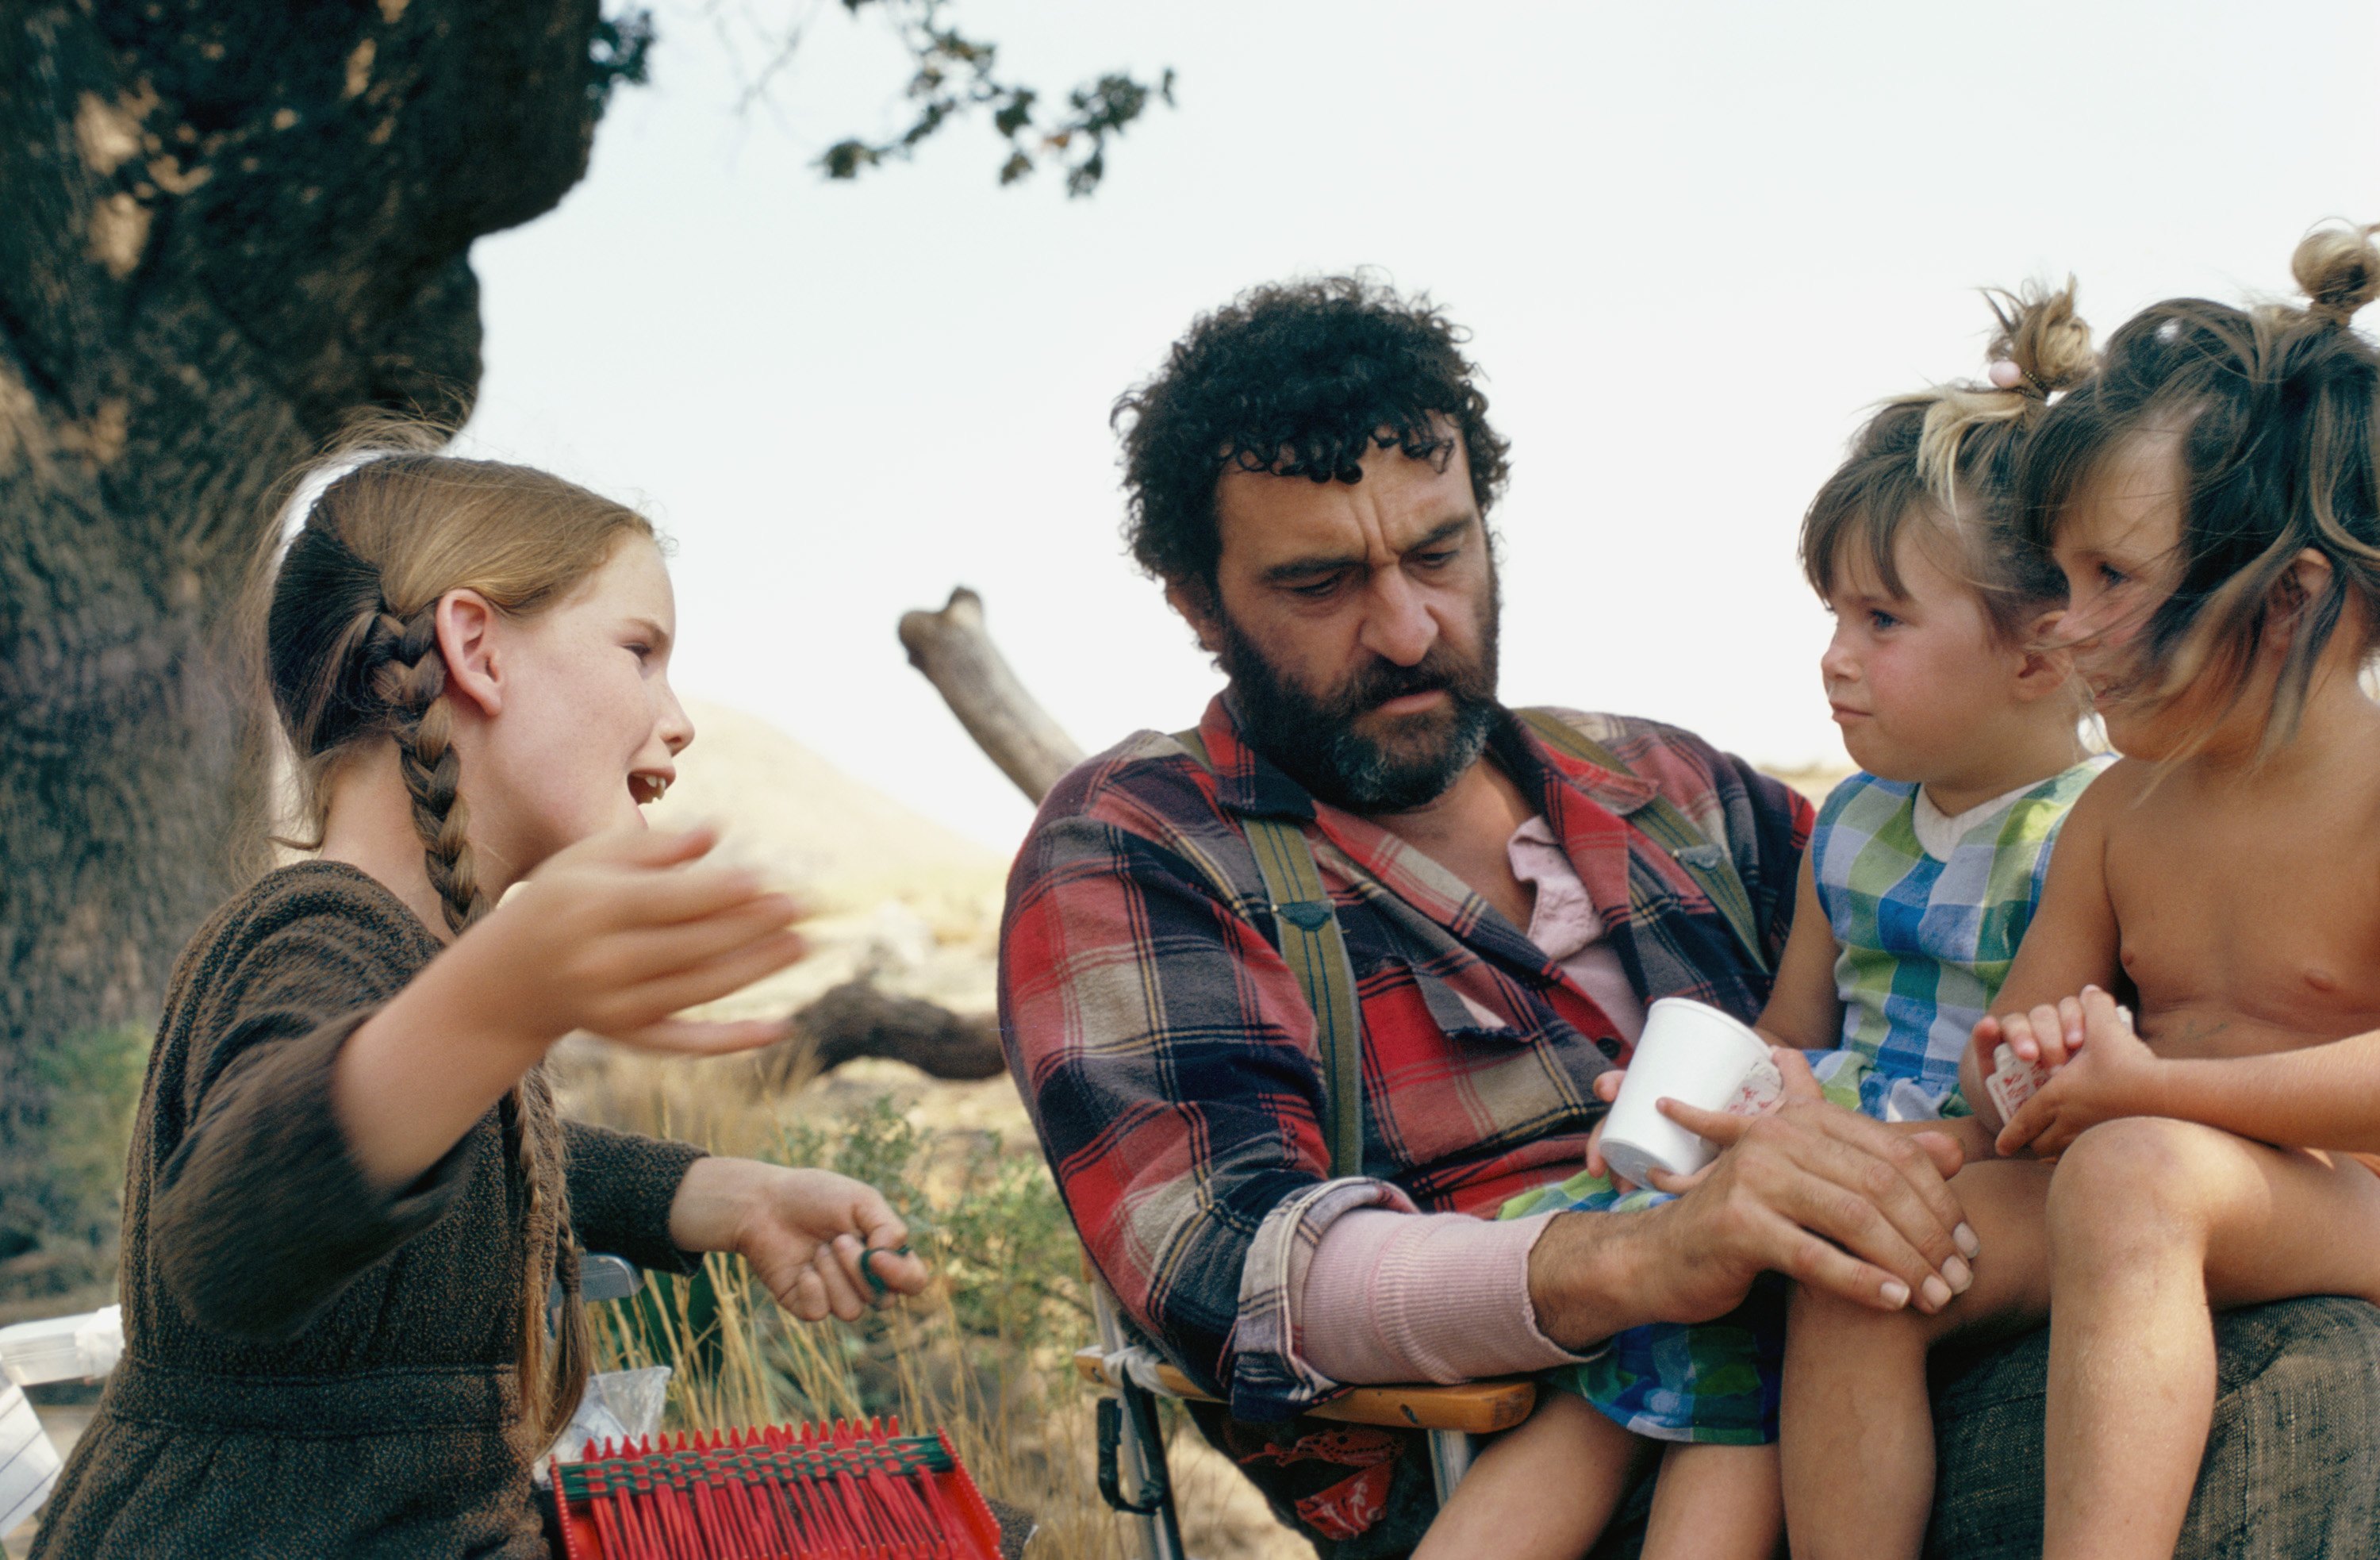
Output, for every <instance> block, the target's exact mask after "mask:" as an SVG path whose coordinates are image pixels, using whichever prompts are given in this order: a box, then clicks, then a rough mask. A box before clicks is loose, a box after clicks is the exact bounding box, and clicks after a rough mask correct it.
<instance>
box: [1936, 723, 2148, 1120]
mask: <svg viewBox="0 0 2380 1560" xmlns="http://www.w3.org/2000/svg"><path fill="white" fill-rule="evenodd" d="M2132 767H2133V766H2131V765H2130V764H2120V763H2119V764H2118V765H2117V766H2116V767H2115V768H2113V769H2110V770H2108V771H2107V773H2106V774H2102V775H2100V776H2099V778H2098V779H2096V780H2095V781H2093V782H2092V783H2091V785H2090V786H2089V787H2088V788H2087V789H2085V790H2084V791H2083V795H2082V798H2081V799H2079V800H2077V801H2076V802H2075V804H2074V810H2073V811H2071V812H2070V813H2068V814H2067V817H2066V824H2065V827H2064V828H2062V829H2061V830H2060V831H2059V832H2058V846H2057V848H2056V849H2055V850H2053V851H2052V852H2051V853H2050V858H2049V878H2048V881H2047V883H2046V884H2044V885H2043V888H2042V893H2041V908H2040V909H2039V910H2038V911H2037V912H2035V914H2034V918H2033V924H2032V925H2031V926H2030V927H2029V928H2027V929H2026V932H2025V935H2024V942H2023V944H2022V946H2020V947H2019V948H2018V949H2017V955H2016V963H2015V964H2014V966H2013V967H2011V968H2010V970H2009V977H2008V980H2007V981H2006V982H2004V983H2003V984H2002V985H2001V987H2000V993H1999V996H1998V999H1997V1000H1995V1001H1994V1002H1993V1004H1992V1011H1991V1013H1990V1015H1989V1016H1988V1017H1986V1018H1985V1019H1984V1020H1983V1022H1981V1023H1979V1024H1977V1025H1976V1026H1975V1034H1974V1040H1973V1043H1972V1044H1970V1045H1969V1046H1968V1047H1967V1054H1966V1055H1965V1056H1963V1057H1961V1059H1960V1063H1959V1087H1960V1089H1961V1091H1962V1092H1963V1093H1964V1094H1965V1095H1966V1097H1967V1103H1969V1104H1970V1105H1972V1106H1973V1107H1974V1111H1975V1115H1976V1117H1977V1119H1979V1120H1981V1121H1982V1122H1983V1123H1984V1124H1985V1127H1988V1128H1989V1129H1991V1130H1992V1131H1994V1132H1997V1131H1998V1129H1999V1127H2001V1126H2002V1125H2003V1123H2002V1122H2001V1120H2000V1115H1999V1112H1998V1109H1997V1108H1995V1107H1994V1105H1993V1104H1992V1102H1991V1095H1990V1093H1989V1091H1986V1090H1985V1088H1984V1074H1985V1071H1986V1070H1987V1069H1988V1066H1989V1058H1990V1056H1991V1054H1992V1052H1993V1050H1994V1049H1995V1048H1996V1047H1998V1045H1999V1043H2000V1042H2002V1041H2003V1040H2006V1041H2007V1042H2008V1043H2009V1045H2010V1047H2011V1048H2012V1049H2014V1050H2015V1051H2016V1053H2017V1054H2019V1055H2021V1056H2022V1057H2024V1059H2025V1060H2027V1061H2041V1062H2043V1063H2045V1064H2046V1065H2047V1066H2052V1067H2055V1066H2058V1065H2059V1064H2061V1063H2063V1062H2064V1061H2065V1060H2066V1053H2067V1050H2068V1049H2069V1046H2068V1042H2067V1034H2068V1031H2069V1030H2073V1031H2074V1032H2075V1034H2076V1035H2077V1037H2078V1038H2079V1035H2080V1029H2079V1025H2080V1018H2079V1016H2077V1015H2074V1014H2069V1015H2065V1016H2064V1018H2071V1019H2072V1020H2073V1021H2072V1022H2071V1023H2068V1022H2066V1021H2064V1018H2061V1016H2060V1015H2059V1014H2058V1011H2057V1008H2056V1005H2057V1004H2058V1002H2059V1000H2060V999H2062V998H2070V997H2072V996H2073V995H2074V994H2075V993H2078V992H2080V991H2081V990H2082V989H2083V987H2084V986H2088V985H2103V986H2104V985H2110V984H2112V983H2113V982H2114V981H2115V979H2116V977H2117V975H2118V973H2119V970H2120V969H2121V965H2120V962H2119V955H2120V951H2121V938H2120V933H2119V928H2118V926H2117V923H2116V910H2115V905H2114V903H2113V901H2112V900H2111V899H2110V898H2109V897H2108V892H2107V828H2108V821H2109V819H2110V818H2111V817H2112V816H2113V814H2114V812H2115V810H2116V809H2117V808H2119V807H2120V806H2122V805H2123V804H2124V803H2125V802H2126V801H2127V800H2129V799H2130V798H2131V795H2132V794H2133V791H2134V785H2133V782H2132V777H2131V774H2128V773H2127V771H2129V770H2130V769H2131V768H2132ZM2110 782H2115V783H2114V784H2110Z"/></svg>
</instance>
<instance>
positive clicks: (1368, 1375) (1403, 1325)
mask: <svg viewBox="0 0 2380 1560" xmlns="http://www.w3.org/2000/svg"><path fill="white" fill-rule="evenodd" d="M1504 849H1505V854H1506V856H1507V858H1508V859H1510V860H1511V862H1512V874H1513V875H1514V876H1515V877H1518V878H1520V879H1521V880H1522V881H1523V882H1524V883H1533V884H1536V890H1537V897H1536V907H1535V908H1533V909H1532V910H1531V912H1530V915H1529V941H1531V942H1533V943H1535V944H1536V945H1537V946H1538V947H1540V948H1542V949H1544V950H1545V952H1546V956H1547V957H1549V958H1551V959H1552V960H1553V961H1554V962H1555V963H1557V964H1559V965H1560V966H1561V969H1562V972H1563V973H1564V974H1566V975H1568V976H1569V977H1570V978H1571V980H1572V981H1573V982H1575V983H1576V984H1577V986H1578V987H1579V989H1580V990H1582V991H1584V992H1585V993H1586V994H1587V995H1588V996H1590V997H1592V998H1594V999H1595V1002H1596V1004H1597V1005H1598V1006H1600V1007H1601V1008H1602V1009H1603V1011H1604V1013H1605V1014H1606V1015H1607V1016H1608V1017H1609V1018H1610V1019H1611V1022H1612V1025H1613V1027H1615V1028H1616V1029H1618V1030H1620V1032H1621V1038H1623V1039H1625V1040H1627V1041H1629V1042H1631V1043H1633V1042H1634V1041H1635V1039H1636V1037H1637V1035H1638V1034H1639V1033H1641V1032H1642V1031H1643V1030H1644V1027H1645V1006H1644V1003H1643V1002H1642V1000H1641V999H1639V998H1638V996H1637V994H1636V991H1635V988H1634V987H1633V986H1631V985H1630V984H1629V983H1628V973H1627V970H1626V969H1625V968H1623V967H1622V965H1621V962H1620V955H1619V953H1618V952H1617V950H1615V949H1614V948H1613V947H1612V946H1611V945H1609V943H1606V942H1605V941H1603V920H1602V918H1601V917H1600V916H1598V915H1597V914H1596V910H1595V905H1594V902H1593V901H1592V900H1590V899H1589V898H1588V897H1587V893H1586V885H1585V884H1583V883H1581V882H1580V881H1579V877H1578V872H1577V871H1576V869H1574V868H1573V867H1572V865H1571V863H1570V859H1569V858H1568V857H1566V856H1564V855H1563V854H1562V850H1561V847H1560V845H1559V844H1558V843H1556V841H1555V839H1554V835H1553V831H1552V830H1551V829H1550V828H1549V827H1548V825H1547V823H1546V821H1545V820H1544V819H1543V818H1532V819H1530V820H1529V821H1528V822H1527V823H1524V824H1522V825H1521V826H1520V828H1519V829H1517V830H1515V831H1514V832H1513V835H1512V839H1511V840H1510V841H1508V842H1507V843H1506V845H1505V847H1504ZM1553 1218H1554V1215H1553V1214H1551V1213H1544V1214H1539V1215H1538V1216H1537V1217H1536V1218H1531V1219H1515V1220H1512V1221H1511V1222H1509V1223H1499V1222H1497V1221H1494V1220H1488V1219H1475V1218H1473V1217H1472V1216H1471V1215H1470V1214H1468V1213H1392V1212H1390V1211H1389V1210H1387V1209H1381V1208H1360V1209H1357V1210H1355V1211H1354V1212H1352V1213H1343V1214H1342V1215H1340V1217H1339V1218H1338V1219H1337V1220H1335V1221H1334V1222H1333V1223H1332V1224H1331V1225H1330V1228H1328V1229H1326V1230H1324V1231H1323V1232H1322V1237H1321V1239H1320V1240H1318V1242H1316V1244H1315V1248H1314V1256H1313V1259H1312V1261H1310V1262H1309V1263H1308V1265H1307V1267H1306V1272H1305V1288H1304V1289H1303V1290H1302V1291H1301V1292H1300V1293H1299V1295H1298V1296H1297V1297H1296V1299H1295V1301H1294V1303H1293V1307H1292V1313H1291V1325H1292V1336H1293V1338H1294V1339H1295V1340H1296V1343H1295V1346H1294V1347H1296V1349H1297V1352H1298V1353H1299V1355H1301V1356H1302V1357H1303V1358H1304V1359H1305V1362H1306V1363H1307V1364H1309V1365H1311V1366H1313V1367H1314V1369H1315V1370H1316V1371H1319V1372H1320V1373H1321V1374H1323V1375H1325V1376H1328V1377H1330V1379H1331V1380H1332V1381H1335V1382H1348V1383H1366V1382H1460V1381H1468V1380H1470V1379H1471V1378H1473V1377H1475V1376H1499V1375H1512V1374H1517V1373H1520V1372H1523V1371H1542V1370H1546V1369H1548V1368H1550V1367H1552V1366H1555V1365H1560V1364H1564V1363H1567V1362H1569V1361H1571V1360H1574V1359H1578V1358H1579V1357H1578V1356H1577V1355H1574V1354H1572V1353H1571V1352H1569V1351H1568V1350H1566V1349H1564V1348H1562V1347H1560V1345H1558V1344H1556V1343H1554V1342H1553V1340H1551V1339H1550V1338H1548V1337H1547V1336H1546V1335H1545V1334H1543V1333H1542V1332H1539V1331H1538V1330H1537V1318H1536V1307H1534V1306H1533V1305H1531V1304H1530V1302H1529V1251H1530V1249H1531V1248H1532V1247H1534V1246H1536V1243H1537V1237H1539V1236H1540V1235H1543V1234H1544V1233H1545V1229H1546V1225H1548V1223H1550V1222H1551V1221H1552V1219H1553Z"/></svg>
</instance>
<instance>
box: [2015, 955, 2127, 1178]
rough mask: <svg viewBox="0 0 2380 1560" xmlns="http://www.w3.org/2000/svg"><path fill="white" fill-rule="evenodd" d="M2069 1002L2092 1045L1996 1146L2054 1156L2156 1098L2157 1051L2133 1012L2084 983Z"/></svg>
mask: <svg viewBox="0 0 2380 1560" xmlns="http://www.w3.org/2000/svg"><path fill="white" fill-rule="evenodd" d="M2068 1001H2070V1002H2072V1003H2073V1004H2074V1005H2075V1007H2076V1009H2077V1012H2078V1014H2079V1017H2080V1019H2081V1023H2082V1027H2083V1033H2084V1034H2085V1035H2086V1036H2087V1037H2088V1043H2086V1044H2083V1045H2080V1046H2079V1047H2077V1048H2075V1049H2074V1050H2073V1051H2072V1052H2071V1054H2070V1059H2069V1060H2068V1062H2067V1064H2066V1065H2065V1066H2062V1067H2060V1068H2058V1071H2057V1072H2056V1073H2055V1074H2054V1075H2053V1076H2052V1077H2051V1078H2050V1079H2049V1081H2047V1082H2046V1083H2044V1084H2043V1085H2042V1086H2041V1088H2040V1090H2039V1091H2037V1092H2036V1093H2034V1096H2033V1098H2031V1099H2030V1100H2027V1101H2026V1102H2025V1103H2023V1104H2022V1106H2020V1107H2019V1108H2018V1110H2017V1113H2016V1115H2014V1116H2013V1117H2011V1118H2010V1121H2009V1124H2008V1125H2007V1126H2006V1127H2001V1128H2000V1135H1999V1139H1998V1143H1997V1145H1996V1146H1997V1147H1998V1152H2001V1153H2003V1154H2012V1153H2015V1152H2018V1151H2019V1150H2030V1151H2031V1152H2032V1153H2033V1154H2034V1157H2035V1158H2038V1159H2055V1158H2057V1157H2058V1155H2059V1154H2061V1153H2064V1152H2066V1150H2067V1149H2068V1148H2069V1147H2070V1146H2071V1145H2072V1143H2073V1141H2074V1140H2075V1139H2076V1138H2078V1137H2081V1136H2082V1135H2083V1132H2084V1131H2085V1130H2086V1129H2088V1128H2090V1127H2096V1126H2097V1125H2098V1124H2099V1123H2101V1122H2103V1121H2108V1120H2112V1119H2114V1118H2115V1117H2117V1116H2121V1115H2141V1114H2143V1111H2144V1110H2146V1109H2147V1108H2148V1107H2149V1106H2150V1105H2151V1103H2152V1102H2153V1100H2154V1098H2155V1079H2156V1069H2157V1067H2158V1066H2159V1064H2158V1061H2157V1057H2156V1053H2155V1052H2154V1051H2151V1050H2150V1049H2149V1048H2148V1045H2147V1043H2146V1042H2143V1040H2142V1039H2141V1037H2140V1036H2139V1035H2138V1034H2137V1033H2135V1032H2134V1031H2133V1029H2132V1015H2131V1009H2130V1008H2127V1007H2121V1006H2119V1005H2117V1003H2116V999H2115V998H2114V997H2112V996H2109V995H2108V994H2107V993H2106V992H2103V991H2101V990H2100V989H2099V988H2098V987H2096V986H2085V987H2083V994H2082V995H2081V996H2080V997H2070V998H2069V999H2068ZM2061 1006H2063V1004H2061Z"/></svg>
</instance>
